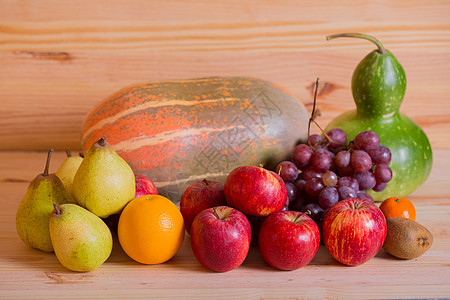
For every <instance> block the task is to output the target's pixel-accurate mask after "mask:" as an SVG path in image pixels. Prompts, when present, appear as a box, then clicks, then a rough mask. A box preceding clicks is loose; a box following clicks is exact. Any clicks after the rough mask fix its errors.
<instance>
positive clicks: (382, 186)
mask: <svg viewBox="0 0 450 300" xmlns="http://www.w3.org/2000/svg"><path fill="white" fill-rule="evenodd" d="M386 187H387V182H378V181H377V183H376V184H375V186H374V187H373V188H372V190H373V191H375V192H381V191H384V189H385V188H386Z"/></svg>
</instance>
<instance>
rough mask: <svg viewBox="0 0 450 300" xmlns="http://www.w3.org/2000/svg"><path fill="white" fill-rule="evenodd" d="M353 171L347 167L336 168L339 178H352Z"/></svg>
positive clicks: (350, 167)
mask: <svg viewBox="0 0 450 300" xmlns="http://www.w3.org/2000/svg"><path fill="white" fill-rule="evenodd" d="M354 173H355V170H353V168H352V166H347V167H344V168H341V167H337V174H338V175H339V176H353V174H354Z"/></svg>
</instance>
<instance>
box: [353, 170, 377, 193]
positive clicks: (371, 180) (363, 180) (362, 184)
mask: <svg viewBox="0 0 450 300" xmlns="http://www.w3.org/2000/svg"><path fill="white" fill-rule="evenodd" d="M354 176H355V178H356V180H357V181H358V183H359V189H360V190H361V191H367V190H370V189H372V188H373V187H374V186H375V184H376V183H377V181H376V179H375V175H373V173H372V172H370V171H367V172H364V173H356V174H355V175H354Z"/></svg>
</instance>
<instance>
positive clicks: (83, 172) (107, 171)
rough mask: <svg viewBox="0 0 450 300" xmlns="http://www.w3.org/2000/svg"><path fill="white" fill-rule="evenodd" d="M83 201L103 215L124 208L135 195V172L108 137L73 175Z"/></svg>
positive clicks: (79, 196) (92, 151)
mask: <svg viewBox="0 0 450 300" xmlns="http://www.w3.org/2000/svg"><path fill="white" fill-rule="evenodd" d="M73 192H74V195H75V198H76V200H77V202H78V204H79V205H81V206H82V207H84V208H86V209H88V210H90V211H91V212H93V213H94V214H96V215H97V216H99V217H101V218H106V217H108V216H110V215H112V214H117V213H120V212H121V211H122V209H123V208H124V207H125V205H126V204H127V203H128V202H129V201H131V200H132V199H133V198H134V195H135V193H136V184H135V178H134V173H133V170H132V169H131V167H130V166H129V165H128V163H127V162H126V161H125V160H124V159H123V158H121V157H120V156H119V155H118V154H117V153H116V151H115V150H114V149H113V147H111V145H110V144H109V143H107V142H106V141H105V138H101V139H99V140H98V141H96V142H94V143H93V144H92V146H91V147H90V148H89V150H88V152H87V153H86V155H85V156H84V158H83V162H82V163H81V165H80V167H79V168H78V170H77V173H76V174H75V178H74V179H73Z"/></svg>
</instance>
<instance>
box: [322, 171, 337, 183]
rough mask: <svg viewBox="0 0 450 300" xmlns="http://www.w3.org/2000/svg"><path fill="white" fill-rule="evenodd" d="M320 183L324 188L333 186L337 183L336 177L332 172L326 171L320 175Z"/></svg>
mask: <svg viewBox="0 0 450 300" xmlns="http://www.w3.org/2000/svg"><path fill="white" fill-rule="evenodd" d="M322 181H323V183H324V184H325V185H326V186H335V185H336V184H337V182H338V177H337V175H336V173H334V172H333V171H326V172H325V173H323V175H322Z"/></svg>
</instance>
